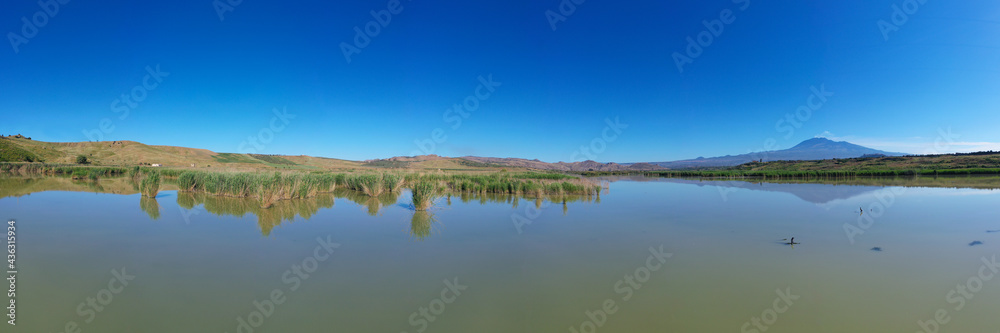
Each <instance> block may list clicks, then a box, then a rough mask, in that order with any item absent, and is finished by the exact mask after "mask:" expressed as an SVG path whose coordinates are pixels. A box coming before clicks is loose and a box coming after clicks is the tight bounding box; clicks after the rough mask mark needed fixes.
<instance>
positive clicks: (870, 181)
mask: <svg viewBox="0 0 1000 333" xmlns="http://www.w3.org/2000/svg"><path fill="white" fill-rule="evenodd" d="M626 179H627V180H630V181H635V179H634V178H624V177H623V178H620V179H619V180H626ZM603 180H612V179H608V178H604V179H603ZM645 180H646V181H663V182H669V183H677V184H690V185H698V186H718V187H721V188H728V189H748V190H753V191H765V192H783V193H788V194H791V195H794V196H796V197H798V198H799V199H802V200H804V201H807V202H811V203H814V204H826V203H829V202H831V201H834V200H847V199H850V198H854V197H858V196H862V195H866V194H870V193H873V192H875V191H878V190H881V189H883V188H885V187H887V186H903V187H936V188H941V187H944V188H974V189H986V190H998V189H1000V177H998V176H983V175H970V176H938V177H919V176H918V177H854V178H830V179H777V180H775V179H768V180H760V179H692V178H645ZM828 185H837V186H834V187H830V186H828Z"/></svg>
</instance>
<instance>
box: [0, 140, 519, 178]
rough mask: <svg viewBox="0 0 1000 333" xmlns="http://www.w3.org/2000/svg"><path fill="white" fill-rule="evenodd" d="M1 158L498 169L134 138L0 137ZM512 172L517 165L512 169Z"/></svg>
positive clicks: (440, 160) (224, 166) (237, 166)
mask: <svg viewBox="0 0 1000 333" xmlns="http://www.w3.org/2000/svg"><path fill="white" fill-rule="evenodd" d="M0 153H3V154H0V162H38V160H39V159H40V160H41V161H42V162H45V163H57V164H73V163H76V158H77V156H79V155H83V156H86V157H87V159H88V160H89V161H90V163H91V164H92V165H102V166H132V165H152V164H159V165H162V166H164V167H172V168H195V169H216V170H302V171H319V170H332V171H351V170H362V169H382V170H387V169H393V170H401V171H402V170H409V171H418V172H419V171H437V170H447V171H468V172H480V171H490V172H493V171H498V170H500V168H497V167H495V166H490V165H484V164H480V163H474V162H470V161H467V160H464V159H460V158H450V157H440V156H416V157H407V158H392V159H387V160H375V161H367V162H359V161H349V160H342V159H335V158H326V157H314V156H305V155H299V156H287V155H262V154H235V153H216V152H213V151H210V150H206V149H197V148H185V147H174V146H151V145H146V144H142V143H139V142H134V141H100V142H44V141H36V140H31V139H28V138H24V137H2V138H0ZM508 169H510V171H516V170H520V168H510V167H508Z"/></svg>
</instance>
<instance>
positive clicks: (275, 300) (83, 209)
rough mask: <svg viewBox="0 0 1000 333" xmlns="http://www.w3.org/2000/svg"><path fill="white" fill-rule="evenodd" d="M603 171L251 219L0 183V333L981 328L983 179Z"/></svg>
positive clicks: (175, 199)
mask: <svg viewBox="0 0 1000 333" xmlns="http://www.w3.org/2000/svg"><path fill="white" fill-rule="evenodd" d="M612 180H614V181H613V182H612V183H611V186H610V191H609V192H608V193H604V194H602V195H601V197H600V200H599V201H597V202H595V201H593V200H584V199H573V200H568V201H567V202H566V203H565V204H564V203H562V202H561V200H557V201H558V202H556V203H551V202H549V201H544V202H536V201H534V200H530V199H523V198H522V199H518V200H514V199H512V198H503V197H465V198H464V200H463V198H461V197H457V196H456V197H452V198H451V199H450V204H449V200H448V199H446V198H441V199H438V200H437V202H436V205H435V208H433V209H432V211H431V212H430V213H415V212H414V211H412V210H411V209H409V203H410V198H409V197H408V194H407V193H403V194H402V195H398V196H389V197H384V198H378V199H374V200H373V199H368V198H364V197H361V196H357V195H351V194H345V193H340V194H337V195H328V196H321V197H318V198H315V199H311V200H301V201H285V202H281V203H279V204H278V205H276V206H275V207H274V208H271V209H268V210H261V209H260V208H259V206H255V204H254V203H253V202H249V201H244V200H237V199H226V198H217V197H206V196H198V195H190V194H187V193H183V192H182V193H178V192H177V191H163V192H160V194H159V195H158V196H157V198H156V199H155V200H152V199H145V200H142V199H140V196H139V195H138V194H114V193H101V192H113V190H110V189H112V188H115V186H113V184H106V185H104V186H103V187H101V189H98V188H97V187H95V186H93V185H89V186H88V187H86V188H83V189H81V190H79V191H66V190H62V191H59V190H56V191H53V190H46V189H52V188H57V189H58V188H60V187H59V186H48V187H47V186H42V185H39V184H41V183H39V182H41V181H43V180H33V181H25V180H21V179H7V180H6V181H3V182H0V191H2V192H0V193H3V194H4V195H3V196H2V198H0V218H4V219H5V220H7V219H14V220H16V226H17V231H16V236H17V262H16V264H17V270H18V274H17V281H16V287H17V290H16V293H17V297H16V301H17V308H16V312H17V325H16V326H13V327H12V326H9V325H6V324H4V326H3V329H2V331H3V332H64V331H66V328H67V325H69V326H70V327H74V326H75V328H76V330H70V331H80V332H244V333H249V332H315V331H323V332H573V333H575V332H765V329H766V332H920V331H922V330H924V328H926V331H928V332H935V331H936V330H937V331H941V332H998V330H1000V316H997V314H998V313H1000V273H997V272H995V271H994V270H995V269H997V268H998V267H996V266H992V262H993V260H995V259H994V258H996V255H997V254H998V252H1000V232H991V231H1000V190H997V189H996V187H995V186H992V185H989V184H991V182H993V180H983V181H977V180H972V181H966V182H962V183H961V184H960V185H955V184H954V183H952V182H949V181H942V182H934V183H932V182H923V183H918V182H911V181H907V180H866V181H864V182H840V183H834V184H816V183H782V184H777V183H753V182H741V181H698V180H684V179H649V178H633V179H627V178H616V179H612ZM977 184H979V185H977ZM983 184H985V185H983ZM882 185H891V186H882ZM914 185H919V186H915V187H910V186H914ZM80 186H83V185H80ZM941 186H951V187H941ZM87 191H90V192H87ZM123 192H128V191H127V190H125V191H123ZM29 193H30V194H29ZM537 207H540V208H537ZM861 209H864V214H862V213H861ZM789 237H795V241H796V242H798V243H801V244H798V245H794V246H790V245H785V244H783V243H784V241H782V239H784V238H789ZM987 263H990V265H987ZM121 280H125V281H126V282H127V284H126V283H123V282H121ZM446 281H447V282H446ZM5 299H6V298H5ZM935 317H937V318H935ZM5 320H6V319H5ZM922 326H923V327H922Z"/></svg>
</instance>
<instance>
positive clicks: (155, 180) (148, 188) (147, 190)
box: [139, 171, 160, 198]
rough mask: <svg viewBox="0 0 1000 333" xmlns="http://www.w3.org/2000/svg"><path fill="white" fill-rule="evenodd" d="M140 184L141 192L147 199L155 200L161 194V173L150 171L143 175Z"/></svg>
mask: <svg viewBox="0 0 1000 333" xmlns="http://www.w3.org/2000/svg"><path fill="white" fill-rule="evenodd" d="M141 178H142V180H141V181H140V182H139V192H141V193H142V196H144V197H147V198H155V197H156V194H157V193H159V192H160V172H159V171H150V172H146V173H143V174H142V176H141Z"/></svg>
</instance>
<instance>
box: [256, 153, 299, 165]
mask: <svg viewBox="0 0 1000 333" xmlns="http://www.w3.org/2000/svg"><path fill="white" fill-rule="evenodd" d="M248 155H250V156H251V157H253V158H256V159H258V160H261V161H264V162H266V163H270V164H284V165H298V164H296V163H295V162H292V161H289V160H286V159H284V158H282V157H281V156H278V155H262V154H248Z"/></svg>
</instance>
